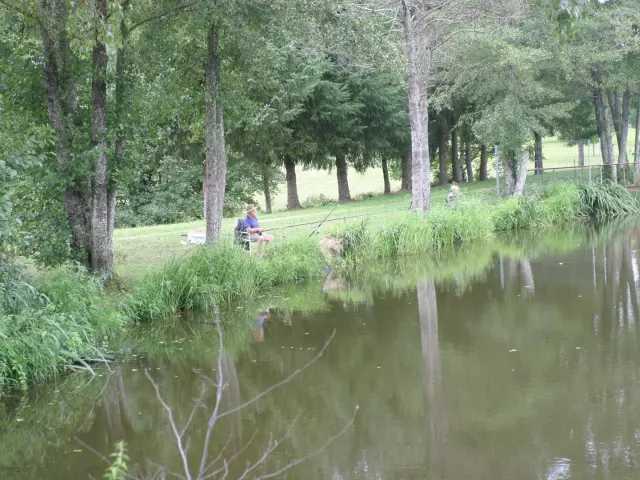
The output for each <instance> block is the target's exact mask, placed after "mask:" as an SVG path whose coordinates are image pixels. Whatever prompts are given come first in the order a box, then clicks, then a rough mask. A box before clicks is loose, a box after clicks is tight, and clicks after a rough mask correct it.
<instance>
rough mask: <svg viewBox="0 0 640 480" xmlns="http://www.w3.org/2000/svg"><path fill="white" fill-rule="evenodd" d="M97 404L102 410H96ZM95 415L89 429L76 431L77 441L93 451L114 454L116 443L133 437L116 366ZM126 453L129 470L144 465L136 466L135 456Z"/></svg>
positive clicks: (131, 417)
mask: <svg viewBox="0 0 640 480" xmlns="http://www.w3.org/2000/svg"><path fill="white" fill-rule="evenodd" d="M100 403H101V404H102V408H99V407H98V404H100ZM95 412H96V413H95V416H93V418H92V421H91V425H90V427H89V428H88V429H87V430H84V431H79V432H78V438H80V440H82V441H83V442H85V443H87V444H89V445H91V447H93V448H95V449H96V450H97V451H99V452H104V453H106V454H109V453H110V452H113V451H114V446H115V444H116V443H118V442H120V441H125V442H130V441H131V439H132V438H133V437H134V436H135V429H134V427H133V416H132V415H131V411H130V402H129V400H128V398H127V392H126V390H125V388H124V380H123V377H122V370H121V367H120V366H116V367H115V371H114V373H113V374H112V375H110V376H109V378H108V379H107V381H106V384H105V386H104V390H103V393H102V396H101V398H100V399H99V400H98V402H97V404H96V408H95ZM127 453H128V454H129V456H130V457H131V465H130V466H131V467H133V464H134V463H136V468H139V469H143V465H142V464H143V463H144V462H141V464H138V463H137V460H138V456H137V455H136V453H135V452H132V451H131V450H130V449H129V451H128V452H127ZM132 471H133V469H132ZM137 473H140V472H137ZM142 473H144V472H142Z"/></svg>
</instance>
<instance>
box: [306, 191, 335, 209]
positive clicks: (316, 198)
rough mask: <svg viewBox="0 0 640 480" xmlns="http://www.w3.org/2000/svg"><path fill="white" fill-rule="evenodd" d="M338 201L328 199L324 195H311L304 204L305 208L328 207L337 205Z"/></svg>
mask: <svg viewBox="0 0 640 480" xmlns="http://www.w3.org/2000/svg"><path fill="white" fill-rule="evenodd" d="M335 204H336V199H335V198H329V197H326V196H325V195H324V194H322V193H321V194H320V195H310V196H309V197H307V199H306V200H304V201H303V202H302V206H303V207H304V208H314V207H326V206H327V205H335Z"/></svg>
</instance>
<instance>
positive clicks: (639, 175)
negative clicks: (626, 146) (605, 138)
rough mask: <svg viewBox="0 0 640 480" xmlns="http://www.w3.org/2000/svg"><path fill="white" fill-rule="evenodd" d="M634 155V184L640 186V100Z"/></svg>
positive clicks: (639, 101)
mask: <svg viewBox="0 0 640 480" xmlns="http://www.w3.org/2000/svg"><path fill="white" fill-rule="evenodd" d="M633 151H634V154H633V163H634V167H635V168H634V170H633V184H634V185H638V182H639V181H640V100H638V106H637V107H636V141H635V148H634V150H633Z"/></svg>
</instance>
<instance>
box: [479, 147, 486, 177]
mask: <svg viewBox="0 0 640 480" xmlns="http://www.w3.org/2000/svg"><path fill="white" fill-rule="evenodd" d="M487 162H488V155H487V146H486V145H484V144H482V145H480V174H479V177H478V178H479V179H480V181H483V180H486V179H487Z"/></svg>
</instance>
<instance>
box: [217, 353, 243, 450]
mask: <svg viewBox="0 0 640 480" xmlns="http://www.w3.org/2000/svg"><path fill="white" fill-rule="evenodd" d="M220 365H221V367H222V368H221V370H222V372H221V373H222V378H223V379H224V383H225V385H226V388H225V390H224V394H223V395H222V402H221V403H222V405H221V409H220V411H221V412H224V411H226V410H229V409H231V408H236V407H238V406H239V405H240V383H239V382H238V372H237V371H236V364H235V362H234V361H233V359H232V358H231V357H230V356H229V355H228V354H226V353H224V352H223V353H221V359H220ZM230 417H231V418H230V419H229V433H228V435H227V438H233V440H232V441H231V442H230V443H229V447H228V448H227V449H226V450H225V456H227V457H230V456H232V455H233V454H234V453H236V452H237V451H238V450H239V449H240V448H241V447H242V426H241V424H240V419H241V418H240V412H239V411H238V412H236V413H233V414H231V415H230Z"/></svg>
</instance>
